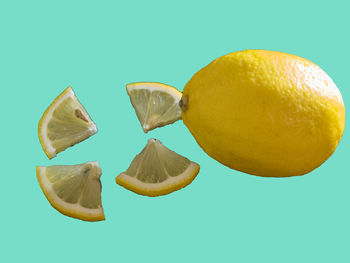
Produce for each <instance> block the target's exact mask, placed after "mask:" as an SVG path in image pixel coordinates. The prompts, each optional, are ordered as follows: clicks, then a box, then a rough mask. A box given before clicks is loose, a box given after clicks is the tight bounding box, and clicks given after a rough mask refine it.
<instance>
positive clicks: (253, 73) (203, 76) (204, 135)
mask: <svg viewBox="0 0 350 263" xmlns="http://www.w3.org/2000/svg"><path fill="white" fill-rule="evenodd" d="M180 106H181V108H182V110H183V113H182V119H183V122H184V123H185V125H186V126H187V127H188V128H189V130H190V132H191V133H192V135H193V136H194V138H195V139H196V141H197V142H198V144H199V145H200V146H201V147H202V148H203V149H204V151H205V152H206V153H207V154H209V155H210V156H211V157H213V158H214V159H216V160H217V161H219V162H221V163H222V164H224V165H226V166H228V167H230V168H233V169H236V170H239V171H243V172H246V173H249V174H254V175H260V176H274V177H284V176H295V175H302V174H305V173H308V172H310V171H312V170H313V169H315V168H317V167H318V166H320V165H321V164H322V163H323V162H325V161H326V160H327V159H328V158H329V157H330V156H331V154H332V153H333V152H334V150H335V149H336V147H337V145H338V143H339V141H340V139H341V137H342V134H343V130H344V122H345V108H344V103H343V100H342V96H341V94H340V92H339V90H338V88H337V87H336V85H335V84H334V83H333V81H332V79H331V78H330V77H329V76H328V75H327V74H326V73H325V72H324V71H323V70H322V69H321V68H320V67H318V66H317V65H315V64H314V63H312V62H310V61H308V60H306V59H304V58H301V57H297V56H294V55H290V54H285V53H281V52H274V51H265V50H246V51H241V52H234V53H231V54H228V55H226V56H223V57H220V58H218V59H216V60H214V61H213V62H212V63H210V64H209V65H208V66H206V67H204V68H203V69H201V70H200V71H199V72H197V73H196V74H195V75H194V76H193V77H192V79H191V80H190V81H189V82H188V83H187V85H186V86H185V88H184V90H183V97H182V99H181V101H180Z"/></svg>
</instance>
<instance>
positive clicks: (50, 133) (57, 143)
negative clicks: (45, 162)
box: [38, 87, 97, 159]
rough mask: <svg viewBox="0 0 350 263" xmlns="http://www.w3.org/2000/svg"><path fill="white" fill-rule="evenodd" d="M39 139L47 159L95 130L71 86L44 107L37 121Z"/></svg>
mask: <svg viewBox="0 0 350 263" xmlns="http://www.w3.org/2000/svg"><path fill="white" fill-rule="evenodd" d="M38 131H39V140H40V143H41V145H42V147H43V149H44V152H45V153H46V155H47V157H49V159H52V158H53V157H55V156H56V154H57V153H59V152H62V151H64V150H65V149H67V148H68V147H71V146H73V145H75V144H77V143H79V142H81V141H84V140H86V139H87V138H89V137H90V136H92V135H93V134H95V133H96V132H97V127H96V125H95V124H94V123H93V121H92V120H91V118H90V116H89V114H88V113H87V112H86V110H85V109H84V107H83V105H81V103H80V102H79V101H78V99H77V97H76V96H75V94H74V92H73V90H72V88H71V87H68V88H67V89H66V90H65V91H63V92H62V93H61V95H59V96H58V97H57V98H56V99H55V100H54V101H53V102H52V104H51V105H50V106H49V107H48V108H47V109H46V111H45V113H44V115H43V116H42V117H41V120H40V122H39V129H38Z"/></svg>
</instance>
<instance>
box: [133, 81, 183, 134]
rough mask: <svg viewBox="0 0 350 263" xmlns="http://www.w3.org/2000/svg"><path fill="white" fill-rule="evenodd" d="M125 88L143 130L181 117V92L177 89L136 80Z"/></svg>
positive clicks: (160, 125) (151, 128)
mask: <svg viewBox="0 0 350 263" xmlns="http://www.w3.org/2000/svg"><path fill="white" fill-rule="evenodd" d="M126 90H127V92H128V94H129V97H130V100H131V104H132V105H133V107H134V109H135V111H136V115H137V118H138V119H139V121H140V123H141V126H142V129H143V131H144V132H148V131H150V130H153V129H155V128H158V127H162V126H165V125H167V124H171V123H174V122H175V121H177V120H180V119H181V108H180V107H179V101H180V99H181V96H182V93H181V92H180V91H178V90H177V89H175V88H173V87H171V86H168V85H165V84H162V83H154V82H137V83H132V84H128V85H126Z"/></svg>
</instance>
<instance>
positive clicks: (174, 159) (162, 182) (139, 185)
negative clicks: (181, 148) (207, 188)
mask: <svg viewBox="0 0 350 263" xmlns="http://www.w3.org/2000/svg"><path fill="white" fill-rule="evenodd" d="M198 172H199V165H198V164H196V163H194V162H191V161H190V160H188V159H187V158H185V157H183V156H181V155H179V154H177V153H175V152H173V151H171V150H169V149H168V148H166V147H165V146H164V145H163V144H162V143H161V142H160V141H158V140H156V139H150V140H149V141H148V143H147V145H146V147H145V148H144V149H143V150H142V152H141V153H140V154H138V155H137V156H136V157H135V159H134V160H133V161H132V163H131V165H130V167H129V168H128V170H127V171H126V172H123V173H121V174H120V175H118V176H117V177H116V182H117V184H119V185H121V186H123V187H125V188H126V189H128V190H131V191H133V192H135V193H137V194H140V195H146V196H159V195H165V194H169V193H171V192H174V191H176V190H179V189H181V188H183V187H185V186H187V185H188V184H190V183H191V182H192V181H193V180H194V178H195V177H196V176H197V174H198Z"/></svg>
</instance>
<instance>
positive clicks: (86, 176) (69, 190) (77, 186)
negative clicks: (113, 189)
mask: <svg viewBox="0 0 350 263" xmlns="http://www.w3.org/2000/svg"><path fill="white" fill-rule="evenodd" d="M36 176H37V178H38V181H39V184H40V187H41V189H42V191H43V192H44V194H45V196H46V198H47V200H48V201H49V202H50V204H51V205H52V206H53V207H54V208H55V209H56V210H58V211H59V212H61V213H62V214H64V215H67V216H70V217H74V218H77V219H81V220H84V221H101V220H104V219H105V217H104V213H103V208H102V204H101V182H100V177H101V169H100V167H99V164H98V162H87V163H83V164H78V165H55V166H48V167H46V166H38V167H37V168H36Z"/></svg>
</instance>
